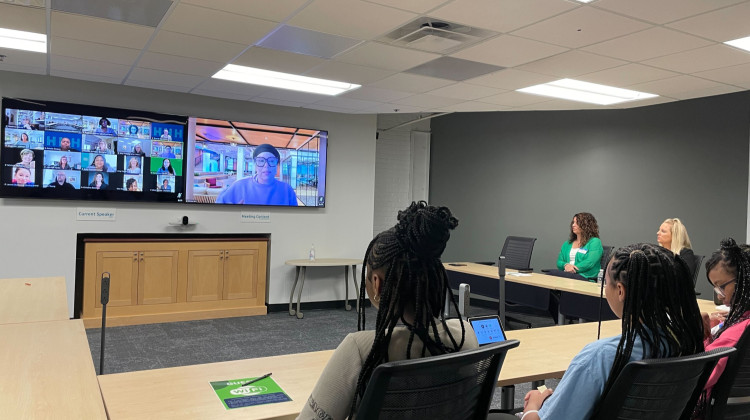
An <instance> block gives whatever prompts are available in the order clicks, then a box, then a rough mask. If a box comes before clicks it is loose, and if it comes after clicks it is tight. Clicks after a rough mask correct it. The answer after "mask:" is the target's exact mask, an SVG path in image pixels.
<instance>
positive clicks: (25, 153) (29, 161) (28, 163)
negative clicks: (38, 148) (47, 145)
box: [16, 149, 36, 169]
mask: <svg viewBox="0 0 750 420" xmlns="http://www.w3.org/2000/svg"><path fill="white" fill-rule="evenodd" d="M16 166H23V167H24V168H28V169H34V167H36V162H34V152H32V151H31V150H30V149H23V150H21V161H20V162H18V163H16Z"/></svg>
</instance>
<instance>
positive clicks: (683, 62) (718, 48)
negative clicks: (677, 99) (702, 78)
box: [643, 44, 750, 73]
mask: <svg viewBox="0 0 750 420" xmlns="http://www.w3.org/2000/svg"><path fill="white" fill-rule="evenodd" d="M745 63H750V54H748V53H746V52H743V51H740V50H738V49H735V48H732V47H730V46H727V45H723V44H715V45H711V46H708V47H703V48H697V49H694V50H690V51H685V52H681V53H677V54H672V55H668V56H665V57H659V58H654V59H653V60H647V61H644V62H643V64H648V65H649V66H655V67H661V68H663V69H667V70H672V71H676V72H680V73H695V72H699V71H705V70H712V69H717V68H720V67H726V66H734V65H737V64H745Z"/></svg>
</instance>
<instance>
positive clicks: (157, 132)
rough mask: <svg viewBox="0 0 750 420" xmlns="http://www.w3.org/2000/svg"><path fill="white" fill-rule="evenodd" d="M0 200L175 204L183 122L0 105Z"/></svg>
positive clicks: (58, 106)
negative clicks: (0, 115) (46, 199)
mask: <svg viewBox="0 0 750 420" xmlns="http://www.w3.org/2000/svg"><path fill="white" fill-rule="evenodd" d="M2 115H3V121H2V147H1V148H0V161H1V162H2V168H1V169H2V170H1V171H0V196H3V197H36V198H64V199H87V200H88V199H93V200H122V201H166V202H178V201H181V198H182V192H183V189H184V175H183V162H184V158H185V155H184V154H185V146H184V144H185V142H184V141H185V134H186V132H187V130H186V129H187V117H183V116H175V115H165V114H156V113H151V112H144V111H133V110H124V109H116V108H102V107H95V106H87V105H74V104H67V103H60V102H45V101H31V100H21V99H8V98H3V106H2Z"/></svg>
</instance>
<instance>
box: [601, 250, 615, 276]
mask: <svg viewBox="0 0 750 420" xmlns="http://www.w3.org/2000/svg"><path fill="white" fill-rule="evenodd" d="M613 249H614V247H613V246H609V245H602V250H603V252H602V260H601V262H600V263H599V267H601V268H602V270H606V269H607V263H608V262H609V259H610V258H612V255H611V254H612V250H613Z"/></svg>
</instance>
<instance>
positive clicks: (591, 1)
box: [573, 0, 596, 4]
mask: <svg viewBox="0 0 750 420" xmlns="http://www.w3.org/2000/svg"><path fill="white" fill-rule="evenodd" d="M573 1H574V2H576V3H584V4H586V3H593V2H595V1H596V0H573Z"/></svg>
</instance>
